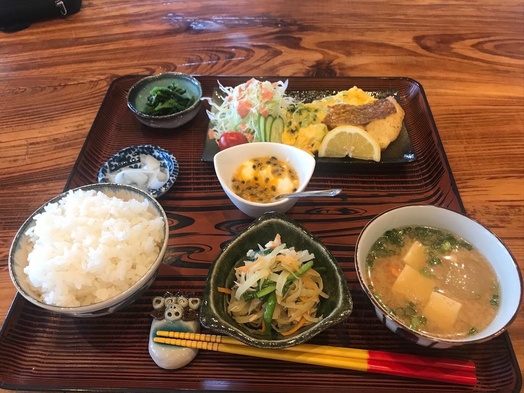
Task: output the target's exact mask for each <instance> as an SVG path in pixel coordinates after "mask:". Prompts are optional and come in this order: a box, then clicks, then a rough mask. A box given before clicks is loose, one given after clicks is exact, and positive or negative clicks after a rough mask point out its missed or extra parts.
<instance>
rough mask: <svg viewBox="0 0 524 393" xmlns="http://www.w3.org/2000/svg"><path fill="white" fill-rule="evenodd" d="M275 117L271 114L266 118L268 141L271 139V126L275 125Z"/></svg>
mask: <svg viewBox="0 0 524 393" xmlns="http://www.w3.org/2000/svg"><path fill="white" fill-rule="evenodd" d="M274 120H275V118H274V117H273V116H271V115H269V116H268V117H267V119H266V142H270V141H271V126H272V125H273V121H274Z"/></svg>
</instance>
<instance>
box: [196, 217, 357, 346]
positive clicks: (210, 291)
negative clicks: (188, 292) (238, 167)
mask: <svg viewBox="0 0 524 393" xmlns="http://www.w3.org/2000/svg"><path fill="white" fill-rule="evenodd" d="M277 234H280V236H281V237H282V242H283V243H286V245H287V246H288V247H295V249H297V250H308V251H309V252H311V253H313V254H315V265H314V266H315V267H323V268H325V269H326V271H324V272H322V277H323V282H324V292H325V293H327V294H328V296H329V298H328V299H322V300H321V301H320V305H319V307H318V312H317V315H322V316H323V318H322V319H321V320H320V321H319V322H317V323H315V324H312V325H309V326H305V327H303V328H301V329H299V330H298V331H297V332H296V333H294V334H293V335H291V336H286V337H284V336H281V335H278V334H277V333H275V332H273V333H272V334H273V335H272V336H269V337H268V336H266V335H263V334H257V333H255V332H252V331H250V330H248V329H247V328H245V327H244V326H242V325H240V324H238V323H237V322H236V321H235V320H234V319H233V318H232V317H231V316H230V315H229V313H228V312H227V303H228V298H227V295H224V294H223V293H219V292H218V291H217V288H218V287H225V288H231V287H232V286H233V281H234V277H235V275H234V270H233V268H234V267H235V266H237V265H239V264H242V261H244V260H245V259H246V253H247V251H248V250H250V249H256V247H257V244H262V245H263V244H266V243H267V242H268V241H270V240H273V239H274V238H275V236H276V235H277ZM352 310H353V302H352V299H351V295H350V293H349V289H348V286H347V282H346V279H345V277H344V273H343V272H342V269H340V267H339V265H338V262H337V261H336V259H335V258H334V257H333V255H331V253H330V252H329V251H328V250H327V248H326V247H325V246H324V245H323V244H322V242H321V241H320V240H318V239H317V238H316V237H315V236H314V235H313V234H311V233H310V232H308V231H307V230H306V229H305V228H303V227H302V226H301V225H300V224H298V223H297V222H295V221H293V220H292V219H291V218H289V217H287V216H286V215H285V214H282V213H278V212H268V213H264V214H263V215H262V216H261V217H260V218H258V219H257V220H255V221H254V222H253V223H252V224H251V225H249V226H248V227H247V228H246V229H245V230H244V231H242V232H241V233H240V234H238V235H237V236H236V237H235V238H233V239H232V240H231V241H230V242H229V243H228V244H227V245H226V246H225V247H224V248H223V249H222V251H221V252H220V254H219V255H218V257H217V258H216V259H215V261H214V262H213V264H212V265H211V267H210V269H209V274H208V276H207V281H206V288H205V291H204V296H203V301H202V305H201V309H200V322H201V323H202V325H203V326H205V327H207V328H209V329H211V330H214V331H216V332H218V333H222V334H226V335H229V336H231V337H233V338H236V339H237V340H239V341H241V342H243V343H245V344H248V345H251V346H253V347H257V348H273V349H281V348H287V347H291V346H294V345H298V344H301V343H304V342H305V341H308V340H309V339H311V338H312V337H314V336H315V335H317V334H318V333H320V332H322V331H323V330H325V329H327V328H329V327H330V326H333V325H335V324H337V323H339V322H341V321H343V320H344V319H346V318H347V317H349V315H350V314H351V311H352Z"/></svg>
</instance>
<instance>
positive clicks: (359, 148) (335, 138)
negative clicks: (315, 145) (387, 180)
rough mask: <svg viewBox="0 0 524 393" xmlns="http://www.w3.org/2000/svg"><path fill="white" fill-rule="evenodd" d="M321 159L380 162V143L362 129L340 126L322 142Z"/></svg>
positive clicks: (319, 152)
mask: <svg viewBox="0 0 524 393" xmlns="http://www.w3.org/2000/svg"><path fill="white" fill-rule="evenodd" d="M318 156H319V157H345V156H349V157H351V158H356V159H359V160H374V161H380V146H379V144H378V142H377V141H376V140H375V138H373V137H372V136H371V135H369V134H368V133H367V132H366V131H364V130H363V129H362V128H360V127H355V126H339V127H336V128H333V129H332V130H331V131H329V132H328V133H327V135H326V136H325V137H324V139H323V140H322V143H321V144H320V148H319V149H318Z"/></svg>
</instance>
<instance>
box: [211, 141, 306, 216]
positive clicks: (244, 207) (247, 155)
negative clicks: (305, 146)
mask: <svg viewBox="0 0 524 393" xmlns="http://www.w3.org/2000/svg"><path fill="white" fill-rule="evenodd" d="M259 157H276V158H277V159H278V160H281V161H283V162H285V163H286V164H288V165H289V166H290V167H291V168H293V169H294V170H295V171H296V173H297V175H298V187H297V188H296V190H293V191H296V192H301V191H304V190H305V189H306V187H307V185H308V183H309V180H310V179H311V176H312V175H313V171H314V170H315V159H314V158H313V156H311V155H310V154H309V153H307V152H305V151H304V150H301V149H298V148H296V147H293V146H289V145H285V144H282V143H274V142H254V143H244V144H241V145H237V146H232V147H229V148H227V149H225V150H222V151H220V152H218V153H217V154H216V155H215V157H214V159H213V161H214V165H215V173H216V175H217V177H218V180H219V181H220V184H221V185H222V188H223V189H224V192H225V193H226V195H227V196H228V197H229V199H230V200H231V202H233V204H234V205H235V206H236V207H237V208H238V209H239V210H241V211H242V212H244V213H245V214H247V215H248V216H251V217H254V218H257V217H260V216H261V215H262V214H263V213H265V212H268V211H277V212H280V213H285V212H287V211H288V210H289V209H291V208H292V207H293V206H294V205H295V203H296V202H297V199H296V198H283V199H278V200H276V201H274V202H269V203H259V202H253V201H250V200H247V199H244V198H242V197H240V196H239V195H237V194H236V193H235V191H234V190H233V184H232V183H233V175H234V173H235V171H237V169H238V168H239V167H240V166H241V165H242V164H244V163H245V162H246V161H248V160H251V159H255V158H259Z"/></svg>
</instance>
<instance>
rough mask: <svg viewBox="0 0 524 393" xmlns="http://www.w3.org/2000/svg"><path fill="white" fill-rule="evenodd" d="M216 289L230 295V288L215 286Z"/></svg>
mask: <svg viewBox="0 0 524 393" xmlns="http://www.w3.org/2000/svg"><path fill="white" fill-rule="evenodd" d="M217 291H218V292H220V293H226V294H228V295H231V293H232V292H231V289H229V288H224V287H217Z"/></svg>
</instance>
